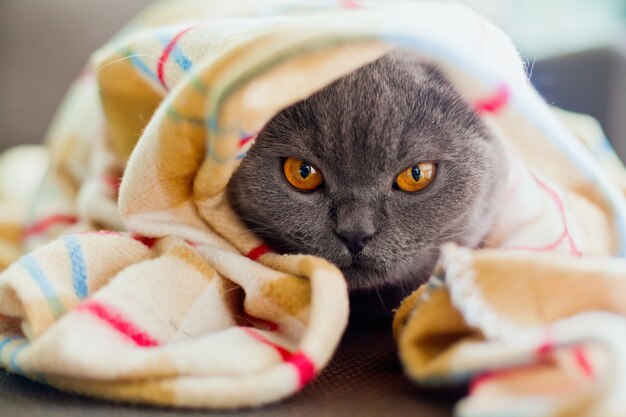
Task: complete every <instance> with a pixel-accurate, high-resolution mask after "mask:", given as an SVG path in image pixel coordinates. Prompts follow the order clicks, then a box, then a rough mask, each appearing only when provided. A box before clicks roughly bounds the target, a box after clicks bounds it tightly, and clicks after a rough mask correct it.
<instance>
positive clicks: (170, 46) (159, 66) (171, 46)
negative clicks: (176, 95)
mask: <svg viewBox="0 0 626 417" xmlns="http://www.w3.org/2000/svg"><path fill="white" fill-rule="evenodd" d="M196 26H197V25H193V26H190V27H188V28H186V29H184V30H182V31H180V32H178V33H177V34H176V36H174V37H173V38H172V40H171V41H170V42H169V43H168V44H167V45H166V46H165V48H164V49H163V53H162V54H161V58H159V61H158V64H157V77H158V78H159V81H160V82H161V85H162V86H163V87H165V89H166V90H167V89H168V87H167V84H165V78H164V77H165V71H164V66H165V63H166V62H167V60H168V59H169V58H170V54H171V53H172V51H173V50H174V48H175V47H176V44H177V43H178V41H179V40H180V38H182V36H183V35H184V34H185V33H187V32H189V31H190V30H191V29H193V28H194V27H196Z"/></svg>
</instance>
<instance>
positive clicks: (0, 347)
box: [0, 335, 22, 356]
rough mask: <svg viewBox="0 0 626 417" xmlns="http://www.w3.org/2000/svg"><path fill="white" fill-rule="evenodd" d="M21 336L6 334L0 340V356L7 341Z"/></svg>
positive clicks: (9, 341)
mask: <svg viewBox="0 0 626 417" xmlns="http://www.w3.org/2000/svg"><path fill="white" fill-rule="evenodd" d="M21 338H22V336H17V335H15V336H7V337H5V338H4V339H2V340H1V341H0V356H2V350H3V349H4V347H5V346H6V345H8V344H9V343H11V342H12V341H14V340H17V339H21Z"/></svg>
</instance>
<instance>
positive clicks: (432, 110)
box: [228, 51, 506, 306]
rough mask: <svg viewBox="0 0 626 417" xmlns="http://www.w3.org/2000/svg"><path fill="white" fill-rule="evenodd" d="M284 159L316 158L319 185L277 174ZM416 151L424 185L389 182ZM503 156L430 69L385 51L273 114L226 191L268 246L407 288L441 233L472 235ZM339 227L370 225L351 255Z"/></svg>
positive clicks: (479, 234) (483, 219) (499, 177)
mask: <svg viewBox="0 0 626 417" xmlns="http://www.w3.org/2000/svg"><path fill="white" fill-rule="evenodd" d="M286 157H295V158H298V159H302V160H305V161H308V162H309V163H311V164H313V165H314V166H316V167H317V168H319V170H320V171H321V172H322V173H323V175H324V178H325V183H324V185H323V186H322V187H321V188H320V189H318V190H316V191H314V192H311V193H303V192H300V191H297V190H296V189H294V188H293V187H292V186H291V185H290V184H289V183H288V182H287V181H286V180H285V178H284V175H283V170H282V163H283V160H284V158H286ZM424 161H436V162H437V164H438V170H437V176H436V178H435V180H434V181H433V183H432V184H431V185H430V186H429V187H428V188H426V189H425V190H423V191H421V192H418V193H415V194H408V193H405V192H403V191H400V190H397V189H394V187H393V183H394V178H395V177H396V175H397V174H398V173H399V172H401V171H402V170H404V169H405V168H407V167H409V166H411V165H415V164H417V163H418V162H424ZM504 161H505V158H504V156H503V149H502V147H501V145H500V144H499V143H498V141H497V140H495V139H494V138H493V137H491V136H490V134H489V133H488V131H487V129H486V127H485V126H484V125H483V124H482V122H481V121H480V120H479V119H478V117H477V116H476V115H475V114H474V113H473V112H472V110H471V109H470V108H469V106H468V105H467V104H466V103H465V102H464V101H463V100H462V99H461V98H460V96H459V95H458V93H457V92H456V91H455V90H454V89H453V88H452V87H451V86H450V84H449V83H448V82H447V81H446V80H445V79H444V78H443V77H442V76H441V75H440V73H439V72H438V71H437V70H435V69H434V68H432V67H430V66H428V65H425V64H423V63H421V62H419V61H417V59H416V58H415V57H413V56H412V55H411V54H409V53H407V52H400V51H396V52H392V53H390V54H387V55H386V56H384V57H382V58H381V59H378V60H377V61H375V62H373V63H371V64H369V65H366V66H365V67H363V68H361V69H359V70H357V71H355V72H353V73H352V74H350V75H348V76H346V77H343V78H341V79H340V80H338V81H336V82H335V83H333V84H331V85H329V86H328V87H326V88H325V89H323V90H321V91H320V92H318V93H316V94H314V95H313V96H311V97H310V98H308V99H306V100H304V101H301V102H299V103H297V104H295V105H293V106H291V107H288V108H287V109H285V110H283V111H282V112H280V113H279V114H278V115H276V116H275V117H274V118H273V119H272V120H271V121H270V122H269V123H268V124H267V125H266V126H265V127H264V129H263V130H262V131H261V132H260V134H259V136H258V139H257V141H256V143H255V145H254V146H253V147H252V149H250V151H249V152H248V155H247V156H246V158H245V159H244V160H243V161H242V164H241V166H240V167H239V169H238V170H237V171H236V172H235V174H234V176H233V178H232V180H231V182H230V184H229V187H228V197H229V199H230V202H231V204H232V206H233V208H234V209H235V210H236V212H237V213H238V214H239V215H240V216H241V217H242V218H243V219H244V221H246V222H247V224H248V225H249V227H250V228H251V230H252V231H254V232H255V233H256V234H257V235H258V236H260V237H261V238H262V239H263V240H265V241H266V242H267V243H268V244H269V245H270V246H271V247H272V248H273V249H274V250H277V251H280V252H286V253H308V254H314V255H317V256H320V257H323V258H326V259H327V260H329V261H331V262H333V263H334V264H336V265H337V266H338V267H339V268H341V270H342V271H343V273H344V275H345V277H346V279H347V281H348V284H349V288H350V289H351V291H353V292H354V291H367V290H371V289H382V288H384V287H389V288H392V289H393V288H401V289H403V290H406V291H408V290H410V289H414V288H416V287H417V285H418V284H419V283H420V282H421V281H423V280H425V279H426V278H428V276H429V274H430V273H431V271H432V269H433V267H434V265H435V262H436V260H437V257H438V254H439V247H440V245H441V244H442V243H444V242H446V241H456V242H459V243H460V244H463V245H467V246H471V247H474V246H477V245H479V244H480V242H481V239H482V238H483V237H484V236H485V234H486V232H487V231H488V230H489V228H490V226H491V225H492V221H493V217H494V209H495V207H496V204H495V201H496V200H497V199H499V198H500V195H501V192H502V188H503V184H504V182H505V180H506V169H505V162H504ZM346 228H347V229H350V230H365V231H367V232H368V233H371V234H372V236H371V238H370V239H369V240H368V242H367V244H366V245H365V247H364V249H363V250H362V252H360V253H358V254H357V255H353V254H352V253H351V252H350V251H349V250H348V248H347V247H346V244H344V241H343V240H342V239H341V238H340V236H339V235H338V231H339V230H340V229H346ZM403 290H400V291H396V292H399V293H400V294H399V297H401V296H403V295H405V292H406V291H403ZM391 306H393V305H391Z"/></svg>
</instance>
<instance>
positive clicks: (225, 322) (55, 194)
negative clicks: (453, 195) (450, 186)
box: [0, 0, 626, 417]
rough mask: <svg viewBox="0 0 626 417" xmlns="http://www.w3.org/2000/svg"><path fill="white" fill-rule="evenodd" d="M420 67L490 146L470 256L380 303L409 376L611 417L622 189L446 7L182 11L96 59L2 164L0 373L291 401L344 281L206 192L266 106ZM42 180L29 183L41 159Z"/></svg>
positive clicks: (622, 387) (327, 332)
mask: <svg viewBox="0 0 626 417" xmlns="http://www.w3.org/2000/svg"><path fill="white" fill-rule="evenodd" d="M394 47H402V48H407V49H411V50H412V51H414V53H416V54H418V55H419V56H421V57H422V58H423V59H424V60H425V61H428V62H430V63H432V64H433V65H436V66H437V67H438V68H439V69H440V70H441V71H442V73H443V74H444V75H445V76H446V77H447V78H448V80H449V81H450V82H451V83H452V84H453V86H454V87H455V88H456V89H457V90H458V91H459V93H460V94H461V95H462V96H463V97H464V98H465V99H466V101H467V103H468V104H469V105H470V106H472V107H473V108H474V110H475V111H476V112H477V114H479V115H480V116H481V117H482V119H483V120H484V122H485V124H486V125H487V126H488V127H489V128H490V129H491V130H492V132H493V134H494V135H496V136H497V137H498V138H499V139H500V140H502V141H503V143H505V144H506V146H507V148H508V158H509V167H510V169H509V175H508V178H507V179H506V181H507V186H508V191H507V195H506V197H505V198H504V199H503V200H502V201H494V204H497V205H498V207H499V211H498V213H499V214H498V216H497V219H496V221H495V223H494V225H493V228H492V231H491V233H490V235H489V236H488V237H487V238H486V240H485V243H484V247H481V248H480V249H471V248H462V247H457V246H455V245H454V244H452V243H451V244H448V245H446V246H445V247H444V248H443V249H442V257H441V260H440V262H439V265H438V267H437V269H436V271H435V273H434V275H433V277H432V278H431V279H430V280H429V281H428V282H427V283H426V284H425V285H423V286H422V287H420V288H417V289H416V291H415V293H413V294H412V295H411V296H410V297H408V298H407V299H406V300H405V301H404V302H403V303H402V305H401V306H400V308H399V309H398V310H397V312H396V315H395V320H394V332H395V335H396V338H397V341H398V350H399V357H400V359H401V362H402V364H403V366H404V369H405V371H406V374H407V376H408V377H409V378H410V379H411V380H413V381H415V382H416V383H417V384H420V385H430V386H433V385H436V386H444V387H445V386H450V385H458V384H469V385H470V390H469V392H468V395H467V397H466V398H465V399H463V400H462V401H461V402H460V403H459V404H458V406H457V408H456V413H457V415H459V416H479V415H480V416H491V415H493V416H504V415H510V416H557V415H558V416H564V415H568V416H579V415H581V416H582V415H586V416H602V417H607V416H624V415H626V396H624V395H623V394H624V392H626V321H625V317H624V315H625V313H626V307H625V306H626V262H625V261H624V260H623V259H622V258H623V256H624V254H626V246H625V243H626V241H625V239H626V233H625V227H626V226H625V225H626V223H625V216H626V204H625V201H624V197H623V190H624V186H625V184H626V180H625V178H626V177H625V176H624V172H623V167H622V166H621V163H620V162H619V160H618V159H617V157H616V156H615V155H614V153H613V152H612V151H611V149H610V146H609V145H608V142H607V141H606V139H605V138H604V137H603V135H602V133H601V131H600V130H599V128H598V127H597V125H595V124H594V122H593V121H591V120H589V119H586V118H580V117H577V116H572V115H570V114H565V113H561V112H557V111H555V110H553V109H551V108H550V107H549V106H548V105H547V104H546V103H545V102H544V101H543V100H542V99H541V97H540V96H539V95H538V94H537V93H536V92H535V91H534V90H533V88H532V87H531V86H530V84H529V82H528V80H527V78H526V75H525V72H524V66H523V62H522V60H521V59H520V57H519V56H518V54H517V52H516V50H515V48H514V46H513V45H512V44H511V42H510V41H509V39H508V38H507V37H506V35H504V34H503V33H502V32H501V31H500V30H499V29H497V28H496V27H495V26H493V25H492V24H490V23H489V22H487V21H486V20H484V19H483V18H482V17H480V16H478V15H476V14H475V13H473V12H472V11H471V10H469V9H467V8H466V7H464V6H461V5H459V4H456V3H447V2H432V3H430V2H369V1H368V2H353V1H315V2H306V1H293V0H274V1H263V2H260V1H258V0H254V1H252V0H250V1H237V2H222V1H217V0H216V1H208V0H202V1H200V0H185V1H165V2H159V3H156V4H155V5H153V6H152V7H150V8H149V9H148V10H146V11H145V12H144V13H142V14H141V15H140V16H139V17H138V18H137V19H135V20H134V21H133V22H132V23H131V24H130V25H129V26H127V27H126V28H125V29H124V30H123V31H122V32H121V33H119V34H118V35H117V36H116V37H115V38H114V39H113V40H112V41H111V42H110V43H109V44H107V45H106V46H104V47H103V48H101V49H100V50H99V51H97V52H96V53H95V54H94V55H93V57H92V59H91V60H90V63H89V65H88V66H87V67H86V69H85V71H84V72H83V74H81V76H80V77H79V79H78V80H77V81H76V83H75V84H74V86H73V87H72V88H71V91H70V92H69V94H68V96H67V98H66V99H65V101H64V103H63V104H62V106H61V109H60V111H59V114H58V116H57V117H56V119H55V122H54V123H53V125H52V127H51V128H50V132H49V135H48V138H47V139H46V143H45V148H44V149H43V150H42V148H35V149H33V148H22V149H14V150H11V151H9V152H7V153H5V155H3V156H2V160H1V161H0V174H1V175H0V177H1V180H0V196H1V198H2V207H1V211H0V212H1V213H2V216H1V218H0V224H1V225H2V227H0V238H1V239H2V240H1V243H0V244H1V247H2V250H1V251H0V261H1V262H2V268H3V269H4V271H3V272H2V273H1V275H0V364H1V365H2V367H4V368H6V369H8V370H9V371H11V372H14V373H18V374H21V375H25V376H27V377H29V378H32V379H34V380H37V381H40V382H42V383H45V384H50V385H52V386H54V387H57V388H60V389H63V390H67V391H71V392H77V393H82V394H85V395H90V396H95V397H100V398H107V399H111V400H116V401H130V402H138V403H149V404H156V405H164V406H184V407H211V408H234V407H244V406H253V405H260V404H264V403H268V402H272V401H277V400H279V399H281V398H285V397H287V396H289V395H292V394H293V393H295V392H296V391H298V390H299V389H301V388H302V387H304V386H305V385H306V384H307V382H309V381H310V380H311V379H312V378H314V377H315V375H316V374H317V373H318V372H319V371H320V370H321V369H323V368H324V366H325V365H326V364H327V362H328V361H329V359H330V358H331V357H332V354H333V352H334V350H335V348H336V346H337V344H338V342H339V340H340V337H341V335H342V333H343V331H344V328H345V326H346V322H347V317H348V307H349V306H348V297H347V292H346V286H345V283H344V280H343V277H342V275H341V273H340V271H339V270H338V269H337V268H335V267H334V266H333V265H331V264H329V263H328V262H325V261H324V260H322V259H318V258H315V257H312V256H307V255H283V254H279V253H275V252H273V251H272V250H271V248H269V247H268V246H266V245H265V244H264V243H263V242H261V241H260V240H259V239H258V238H256V237H255V236H254V235H253V234H252V233H251V232H249V231H248V230H247V229H246V227H245V226H244V224H243V223H242V222H241V220H240V219H238V218H237V216H236V215H235V214H234V212H233V211H232V210H231V208H230V207H229V205H228V202H227V200H226V199H225V198H224V189H225V187H226V186H227V184H228V181H229V178H230V176H231V174H232V172H233V171H234V170H235V169H236V168H237V165H238V164H239V163H240V161H241V159H242V158H244V157H245V154H246V151H247V149H249V147H250V146H252V145H253V143H254V138H255V134H256V132H258V131H259V130H260V129H261V128H262V127H263V125H264V124H265V123H266V122H267V121H268V120H269V119H270V118H271V117H272V116H273V115H274V114H276V113H277V112H278V111H280V110H281V109H283V108H285V107H286V106H288V105H290V104H292V103H294V102H296V101H298V100H300V99H302V98H305V97H307V96H308V95H310V94H312V93H313V92H315V91H317V90H319V89H320V88H322V87H323V86H325V85H327V84H328V83H330V82H332V81H333V80H335V79H337V78H339V77H341V76H342V75H345V74H347V73H349V72H350V71H352V70H354V69H356V68H358V67H360V66H362V65H364V64H366V63H367V62H370V61H372V60H374V59H376V58H378V57H380V56H381V55H383V54H384V53H386V52H388V51H389V50H390V49H391V48H394ZM39 166H47V169H46V170H45V172H42V171H41V170H39V169H38V168H37V167H39Z"/></svg>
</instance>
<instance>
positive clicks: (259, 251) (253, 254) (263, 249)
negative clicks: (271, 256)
mask: <svg viewBox="0 0 626 417" xmlns="http://www.w3.org/2000/svg"><path fill="white" fill-rule="evenodd" d="M268 252H271V249H270V247H269V246H267V245H266V244H261V245H259V246H257V247H256V248H253V249H252V250H251V251H250V252H248V255H247V256H248V258H250V259H252V260H253V261H256V260H257V259H259V258H260V257H261V256H263V255H265V254H266V253H268Z"/></svg>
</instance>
